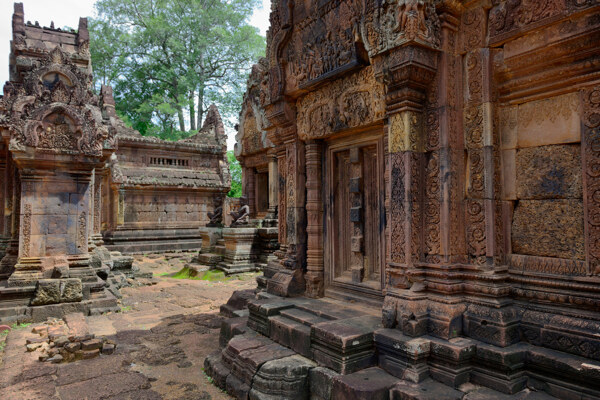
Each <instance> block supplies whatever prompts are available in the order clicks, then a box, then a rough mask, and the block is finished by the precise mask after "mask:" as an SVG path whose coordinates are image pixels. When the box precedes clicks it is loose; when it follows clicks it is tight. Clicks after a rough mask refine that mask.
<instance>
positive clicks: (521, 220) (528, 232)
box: [512, 200, 584, 260]
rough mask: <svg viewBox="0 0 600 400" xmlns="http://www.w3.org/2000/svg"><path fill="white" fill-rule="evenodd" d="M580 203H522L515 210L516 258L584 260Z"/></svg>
mask: <svg viewBox="0 0 600 400" xmlns="http://www.w3.org/2000/svg"><path fill="white" fill-rule="evenodd" d="M583 234H584V231H583V203H582V201H581V200H521V201H519V203H518V204H517V206H516V207H515V210H514V216H513V221H512V248H513V252H514V253H516V254H529V255H536V256H544V257H559V258H570V259H578V260H583V259H584V242H583Z"/></svg>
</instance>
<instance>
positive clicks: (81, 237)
mask: <svg viewBox="0 0 600 400" xmlns="http://www.w3.org/2000/svg"><path fill="white" fill-rule="evenodd" d="M77 249H78V250H79V251H80V252H81V253H87V214H86V213H85V211H82V212H81V213H80V214H79V220H78V230H77Z"/></svg>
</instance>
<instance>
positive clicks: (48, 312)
mask: <svg viewBox="0 0 600 400" xmlns="http://www.w3.org/2000/svg"><path fill="white" fill-rule="evenodd" d="M11 289H13V288H11ZM16 289H19V290H21V293H14V291H13V293H7V292H6V291H3V288H0V324H7V325H9V324H12V323H15V322H17V323H24V322H42V321H45V320H47V319H48V318H49V317H53V318H62V317H64V316H65V315H67V314H70V313H83V314H84V315H99V314H102V313H105V312H109V311H113V312H116V311H119V310H120V307H119V306H118V304H117V298H116V297H115V296H114V295H113V294H112V293H111V292H110V291H109V290H105V291H103V292H102V293H101V294H100V293H98V294H97V296H94V297H92V298H90V299H89V300H83V301H79V302H73V303H59V304H48V305H42V306H30V305H29V301H30V299H31V296H32V295H33V292H34V291H35V287H21V288H16Z"/></svg>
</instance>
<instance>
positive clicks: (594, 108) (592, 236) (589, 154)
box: [581, 86, 600, 275]
mask: <svg viewBox="0 0 600 400" xmlns="http://www.w3.org/2000/svg"><path fill="white" fill-rule="evenodd" d="M581 100H582V104H583V121H582V154H583V156H582V163H583V171H584V174H583V182H584V205H585V232H586V241H585V244H586V258H587V261H588V264H589V272H590V273H591V274H593V275H600V86H594V87H589V88H585V89H584V90H582V91H581Z"/></svg>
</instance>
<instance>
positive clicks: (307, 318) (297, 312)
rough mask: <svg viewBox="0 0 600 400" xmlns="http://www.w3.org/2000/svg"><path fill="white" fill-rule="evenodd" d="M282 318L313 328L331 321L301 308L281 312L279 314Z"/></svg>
mask: <svg viewBox="0 0 600 400" xmlns="http://www.w3.org/2000/svg"><path fill="white" fill-rule="evenodd" d="M279 314H280V315H281V316H283V317H286V318H289V319H291V320H293V321H296V322H300V323H301V324H304V325H306V326H313V325H315V324H318V323H321V322H326V321H329V320H330V319H329V318H324V317H321V316H318V315H317V314H315V313H313V312H310V311H304V310H302V309H300V308H289V309H285V310H282V311H280V313H279Z"/></svg>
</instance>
